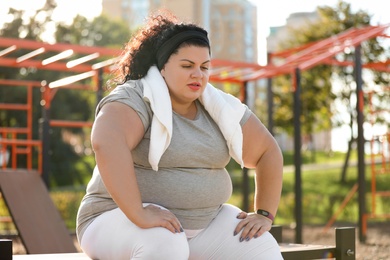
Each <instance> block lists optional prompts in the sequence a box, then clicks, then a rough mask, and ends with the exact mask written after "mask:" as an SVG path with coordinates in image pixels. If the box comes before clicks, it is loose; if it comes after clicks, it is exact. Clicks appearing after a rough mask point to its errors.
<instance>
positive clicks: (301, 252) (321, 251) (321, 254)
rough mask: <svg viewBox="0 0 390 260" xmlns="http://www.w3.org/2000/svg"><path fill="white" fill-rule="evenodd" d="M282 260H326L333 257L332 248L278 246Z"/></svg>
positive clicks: (303, 245)
mask: <svg viewBox="0 0 390 260" xmlns="http://www.w3.org/2000/svg"><path fill="white" fill-rule="evenodd" d="M279 245H280V250H281V252H282V255H283V258H284V260H303V259H327V258H334V257H335V247H334V246H323V245H305V244H279Z"/></svg>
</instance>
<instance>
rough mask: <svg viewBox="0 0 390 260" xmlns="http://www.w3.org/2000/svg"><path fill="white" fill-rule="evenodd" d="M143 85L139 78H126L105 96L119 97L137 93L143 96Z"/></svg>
mask: <svg viewBox="0 0 390 260" xmlns="http://www.w3.org/2000/svg"><path fill="white" fill-rule="evenodd" d="M143 92H144V87H143V85H142V82H141V80H128V81H126V82H124V83H123V84H120V85H118V86H116V87H115V88H114V89H113V90H112V91H111V92H110V93H109V94H108V95H107V98H114V99H115V98H120V97H126V96H127V97H129V96H133V95H137V96H140V97H143Z"/></svg>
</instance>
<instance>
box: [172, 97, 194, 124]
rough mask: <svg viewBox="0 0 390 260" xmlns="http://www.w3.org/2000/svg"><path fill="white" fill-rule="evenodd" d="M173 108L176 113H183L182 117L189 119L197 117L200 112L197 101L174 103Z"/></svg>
mask: <svg viewBox="0 0 390 260" xmlns="http://www.w3.org/2000/svg"><path fill="white" fill-rule="evenodd" d="M172 110H173V111H174V112H175V113H176V114H179V115H181V116H182V117H185V118H188V119H191V120H193V119H195V117H196V114H197V112H198V108H197V107H196V104H195V101H194V102H192V103H191V104H188V105H184V104H172Z"/></svg>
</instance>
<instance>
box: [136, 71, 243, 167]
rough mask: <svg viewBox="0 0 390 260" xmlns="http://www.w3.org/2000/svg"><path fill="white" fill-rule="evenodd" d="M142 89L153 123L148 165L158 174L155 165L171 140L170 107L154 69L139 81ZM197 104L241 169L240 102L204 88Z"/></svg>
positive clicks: (167, 95) (168, 97)
mask: <svg viewBox="0 0 390 260" xmlns="http://www.w3.org/2000/svg"><path fill="white" fill-rule="evenodd" d="M141 81H142V84H143V86H144V99H145V100H146V101H147V102H149V103H150V106H151V109H152V111H153V119H152V126H151V133H150V146H149V163H150V165H151V166H152V168H153V170H155V171H158V163H159V161H160V159H161V156H162V155H163V154H164V152H165V150H166V149H167V148H168V146H169V144H170V142H171V138H172V104H171V99H170V96H169V92H168V87H167V85H166V83H165V81H164V79H163V77H162V76H161V74H160V72H159V70H158V68H157V67H156V66H152V67H151V68H150V69H149V71H148V73H147V75H146V76H145V77H144V78H142V79H141ZM199 101H200V102H201V103H202V104H203V106H204V107H205V109H206V110H207V112H208V113H209V114H210V116H211V118H213V120H214V121H215V122H216V123H217V125H218V126H219V129H220V130H221V132H222V134H223V136H224V138H225V140H226V144H227V146H228V148H229V154H230V156H231V157H233V159H234V160H236V162H238V163H239V164H240V165H241V167H244V164H243V161H242V139H243V137H242V130H241V126H240V120H241V118H242V117H243V115H244V113H245V107H244V105H243V104H242V103H241V101H240V100H239V99H238V98H236V97H234V96H232V95H230V94H227V93H224V92H223V91H221V90H219V89H217V88H215V87H213V86H212V85H211V84H209V83H208V84H207V86H206V88H205V90H204V92H203V93H202V95H201V97H200V98H199Z"/></svg>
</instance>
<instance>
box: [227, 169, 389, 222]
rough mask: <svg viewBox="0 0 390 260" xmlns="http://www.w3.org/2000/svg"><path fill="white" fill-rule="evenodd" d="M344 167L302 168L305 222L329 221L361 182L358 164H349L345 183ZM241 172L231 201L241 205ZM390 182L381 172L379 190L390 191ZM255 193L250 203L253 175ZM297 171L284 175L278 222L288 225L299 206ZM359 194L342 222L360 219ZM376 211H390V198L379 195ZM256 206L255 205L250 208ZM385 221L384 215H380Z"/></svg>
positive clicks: (368, 174) (368, 182)
mask: <svg viewBox="0 0 390 260" xmlns="http://www.w3.org/2000/svg"><path fill="white" fill-rule="evenodd" d="M340 174H341V167H340V168H333V169H326V170H320V169H315V170H307V171H303V172H302V208H303V222H304V223H305V224H326V223H327V222H328V221H329V220H330V219H331V217H332V216H333V215H334V214H335V213H336V212H338V211H339V209H340V205H341V204H342V202H343V200H344V199H345V197H346V196H347V194H348V193H349V192H350V191H351V189H352V187H353V185H354V184H355V183H357V167H356V166H354V167H349V168H348V170H347V178H346V182H345V183H341V182H340ZM240 175H241V173H240V172H238V173H237V172H236V173H235V174H234V176H235V177H234V179H237V181H236V185H237V184H238V185H237V186H236V189H235V191H234V194H233V196H232V198H231V199H230V201H229V202H230V203H232V204H235V205H237V206H239V207H240V206H241V205H242V193H241V181H240V178H241V177H240ZM389 183H390V175H381V176H378V177H377V190H381V191H386V190H387V191H388V190H389ZM250 186H251V194H250V196H249V198H250V205H253V187H254V182H253V179H251V183H250ZM294 187H295V175H294V173H293V172H287V173H284V176H283V191H282V198H281V201H280V205H279V209H278V214H277V218H276V221H275V223H276V224H281V225H288V224H291V223H294V221H295V216H294V208H295V193H294ZM357 196H358V194H357V192H356V193H355V194H354V196H353V197H352V199H351V200H350V201H349V202H348V203H347V205H346V207H345V208H344V209H343V210H342V211H341V213H340V214H339V215H338V217H337V221H339V222H353V223H357V221H358V210H359V208H358V197H357ZM375 202H376V207H377V209H376V213H377V214H384V213H387V214H388V213H389V212H390V198H389V197H387V198H386V197H382V198H378V197H377V199H376V201H375ZM371 205H372V201H371V169H370V167H369V166H367V168H366V206H367V211H368V212H371V211H370V209H371ZM250 210H253V208H250ZM376 220H377V221H381V220H383V219H376Z"/></svg>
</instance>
